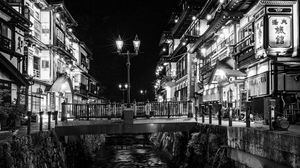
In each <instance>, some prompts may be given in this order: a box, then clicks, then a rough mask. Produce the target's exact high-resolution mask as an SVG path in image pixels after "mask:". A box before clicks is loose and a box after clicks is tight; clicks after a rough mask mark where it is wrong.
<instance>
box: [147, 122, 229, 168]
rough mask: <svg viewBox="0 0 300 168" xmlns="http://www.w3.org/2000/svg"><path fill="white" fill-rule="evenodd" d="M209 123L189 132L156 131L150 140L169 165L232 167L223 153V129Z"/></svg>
mask: <svg viewBox="0 0 300 168" xmlns="http://www.w3.org/2000/svg"><path fill="white" fill-rule="evenodd" d="M211 129H212V128H210V127H209V126H207V127H198V128H196V129H195V130H194V131H193V133H191V134H189V133H181V132H176V133H168V132H165V133H157V134H152V135H151V137H150V140H151V141H152V142H153V144H154V146H155V147H156V149H157V151H158V152H159V153H163V154H162V155H164V156H167V157H165V159H167V160H168V163H171V164H172V165H170V167H180V168H194V167H203V168H206V167H216V168H217V167H223V168H227V167H228V168H234V162H233V161H232V160H230V159H228V158H227V155H226V149H227V148H225V146H226V143H227V140H226V139H224V137H226V130H225V129H224V128H216V129H214V130H211Z"/></svg>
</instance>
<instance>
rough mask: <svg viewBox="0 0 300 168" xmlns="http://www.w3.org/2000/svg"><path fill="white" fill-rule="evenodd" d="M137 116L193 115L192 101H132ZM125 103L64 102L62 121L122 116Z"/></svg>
mask: <svg viewBox="0 0 300 168" xmlns="http://www.w3.org/2000/svg"><path fill="white" fill-rule="evenodd" d="M131 107H132V109H133V111H134V117H135V118H140V117H142V118H149V117H168V118H170V117H179V116H192V113H193V103H192V101H174V102H170V101H169V102H142V103H132V104H131ZM125 108H126V106H125V104H121V103H106V104H88V103H86V104H80V103H62V121H65V120H67V119H86V120H89V119H97V118H107V119H111V118H122V117H123V111H124V109H125Z"/></svg>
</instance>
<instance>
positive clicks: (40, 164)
mask: <svg viewBox="0 0 300 168" xmlns="http://www.w3.org/2000/svg"><path fill="white" fill-rule="evenodd" d="M104 142H105V137H104V136H103V135H82V136H73V137H61V138H58V137H57V136H56V134H55V132H53V131H50V132H39V133H35V134H31V135H30V136H21V137H17V136H15V137H12V138H10V139H6V140H3V141H2V142H0V168H79V167H86V166H87V165H88V164H91V161H93V159H94V158H93V156H94V153H95V151H97V150H99V149H100V148H101V146H102V144H104Z"/></svg>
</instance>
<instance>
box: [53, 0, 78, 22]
mask: <svg viewBox="0 0 300 168" xmlns="http://www.w3.org/2000/svg"><path fill="white" fill-rule="evenodd" d="M47 1H48V3H49V4H50V5H52V6H53V7H54V8H55V9H56V12H62V13H63V14H65V16H66V18H67V19H68V22H69V25H70V26H77V25H78V23H77V21H76V20H75V19H74V18H73V17H72V15H71V14H70V12H69V11H68V9H67V8H66V5H65V3H64V1H63V0H47Z"/></svg>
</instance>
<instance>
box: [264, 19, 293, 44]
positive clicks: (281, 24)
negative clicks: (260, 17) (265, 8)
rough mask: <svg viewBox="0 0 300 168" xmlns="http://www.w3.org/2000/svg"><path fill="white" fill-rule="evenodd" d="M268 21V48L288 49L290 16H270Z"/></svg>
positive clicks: (290, 40) (290, 28)
mask: <svg viewBox="0 0 300 168" xmlns="http://www.w3.org/2000/svg"><path fill="white" fill-rule="evenodd" d="M268 20H269V47H270V48H290V47H291V46H292V36H291V33H292V16H290V15H288V16H287V15H286V16H284V15H271V16H269V17H268Z"/></svg>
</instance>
